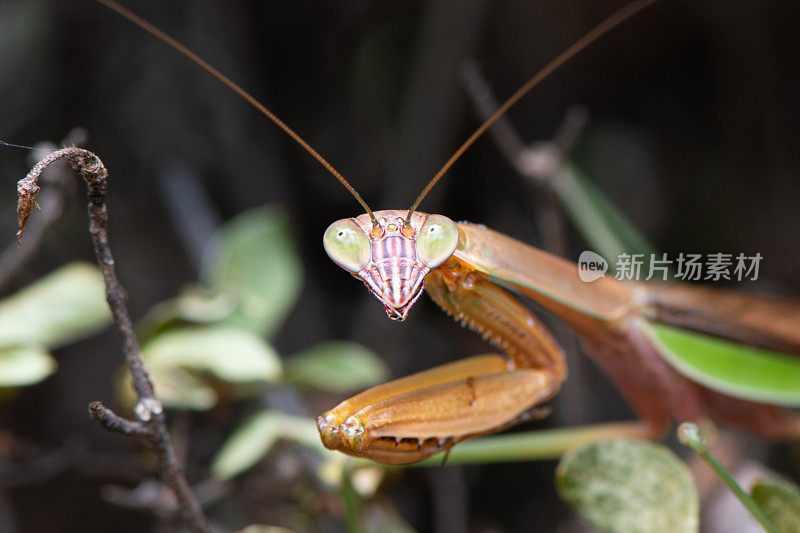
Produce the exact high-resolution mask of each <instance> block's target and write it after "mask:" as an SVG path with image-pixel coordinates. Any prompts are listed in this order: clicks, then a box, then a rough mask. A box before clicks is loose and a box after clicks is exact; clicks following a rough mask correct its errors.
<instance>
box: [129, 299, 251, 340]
mask: <svg viewBox="0 0 800 533" xmlns="http://www.w3.org/2000/svg"><path fill="white" fill-rule="evenodd" d="M235 310H236V302H235V300H234V299H233V298H231V297H230V296H229V295H226V294H222V293H220V294H217V293H213V292H212V291H209V290H208V289H204V288H202V287H191V288H188V289H185V290H184V291H183V292H182V293H181V294H179V295H178V296H177V297H176V298H173V299H172V300H167V301H166V302H162V303H160V304H158V305H156V306H155V307H153V308H152V309H150V311H148V312H147V314H146V315H145V316H144V317H143V318H142V319H141V320H140V321H139V323H138V324H137V325H136V333H137V336H138V337H139V340H140V341H141V342H143V343H144V342H147V341H149V340H150V339H152V338H153V337H155V336H157V335H159V334H161V333H164V332H165V331H167V330H169V329H172V328H176V327H182V326H190V325H207V324H213V323H217V322H222V321H223V320H224V319H226V318H228V317H229V316H230V315H231V314H232V313H233V312H234V311H235Z"/></svg>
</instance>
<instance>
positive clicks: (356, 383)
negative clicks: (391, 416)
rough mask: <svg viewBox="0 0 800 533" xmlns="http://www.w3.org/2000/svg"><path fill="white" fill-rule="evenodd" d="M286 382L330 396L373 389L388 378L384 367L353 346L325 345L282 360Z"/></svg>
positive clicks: (336, 342) (362, 349)
mask: <svg viewBox="0 0 800 533" xmlns="http://www.w3.org/2000/svg"><path fill="white" fill-rule="evenodd" d="M285 367H286V378H287V381H290V382H292V383H296V384H299V385H306V386H311V387H315V388H317V389H320V390H326V391H332V392H347V391H352V390H356V389H363V388H365V387H369V386H372V385H377V384H378V383H381V382H383V381H385V380H386V379H387V378H388V376H389V369H388V367H387V366H386V364H385V363H384V362H383V361H382V360H381V359H380V358H379V357H378V356H377V355H375V354H374V353H373V352H371V351H370V350H368V349H367V348H365V347H364V346H361V345H360V344H357V343H354V342H346V341H328V342H323V343H320V344H317V345H316V346H312V347H311V348H309V349H308V350H305V351H303V352H300V353H298V354H295V355H293V356H291V357H289V358H287V359H286V362H285Z"/></svg>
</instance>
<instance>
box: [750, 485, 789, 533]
mask: <svg viewBox="0 0 800 533" xmlns="http://www.w3.org/2000/svg"><path fill="white" fill-rule="evenodd" d="M750 494H751V496H752V497H753V499H754V500H755V502H756V504H758V506H759V507H760V508H761V510H762V511H764V514H765V515H767V518H769V519H770V521H771V522H772V523H773V524H774V525H775V528H776V529H777V530H778V531H779V532H780V533H794V532H797V531H800V488H798V486H797V485H795V484H794V483H792V482H790V481H785V480H782V479H761V480H758V481H756V483H755V484H754V485H753V488H752V490H751V491H750Z"/></svg>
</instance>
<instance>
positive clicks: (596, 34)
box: [405, 0, 657, 225]
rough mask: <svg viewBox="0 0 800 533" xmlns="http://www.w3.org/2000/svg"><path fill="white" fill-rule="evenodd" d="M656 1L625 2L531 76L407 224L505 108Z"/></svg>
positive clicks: (433, 181) (463, 149)
mask: <svg viewBox="0 0 800 533" xmlns="http://www.w3.org/2000/svg"><path fill="white" fill-rule="evenodd" d="M656 1H657V0H638V1H635V2H631V3H630V4H628V5H626V6H625V7H623V8H622V9H620V10H619V11H617V12H616V13H614V14H613V15H611V16H610V17H608V18H607V19H605V20H604V21H603V22H601V23H600V24H598V25H597V26H595V27H594V28H592V29H591V30H590V31H589V32H588V33H587V34H586V35H584V36H583V37H581V38H580V39H578V40H577V41H575V43H574V44H572V46H570V47H569V48H567V49H566V50H564V51H563V52H561V53H560V54H559V55H558V56H557V57H556V58H555V59H553V60H552V61H551V62H550V63H548V64H547V65H546V66H545V67H544V68H543V69H542V70H540V71H539V72H537V73H536V74H535V75H534V76H533V77H532V78H531V79H529V80H528V81H527V82H525V85H523V86H522V87H520V88H519V89H518V90H517V92H515V93H514V94H513V95H511V97H510V98H509V99H508V100H506V101H505V103H503V105H501V106H500V107H499V108H498V109H497V111H495V112H494V114H492V116H491V117H489V118H488V119H486V122H484V123H483V124H481V126H480V127H479V128H478V129H476V130H475V132H473V134H472V135H470V136H469V138H468V139H467V140H466V141H464V144H462V145H461V146H460V147H459V148H458V150H456V151H455V153H454V154H453V155H452V156H451V157H450V159H448V160H447V162H446V163H445V164H444V166H443V167H442V168H441V169H440V170H439V172H437V173H436V175H435V176H433V178H432V179H431V181H429V182H428V185H426V186H425V188H424V189H423V190H422V192H421V193H420V195H419V196H418V197H417V199H416V201H415V202H414V205H412V206H411V209H409V211H408V215H407V216H406V221H405V224H406V225H408V224H409V223H410V222H411V215H412V214H413V213H414V211H416V210H417V207H419V204H420V202H422V200H423V199H424V198H425V196H427V194H428V193H429V192H430V191H431V189H433V187H434V185H436V183H437V182H438V181H439V180H440V179H442V176H444V174H445V173H446V172H447V171H448V170H450V167H452V166H453V164H454V163H455V162H456V161H457V160H458V158H459V157H461V156H462V155H463V154H464V152H466V151H467V149H468V148H469V147H470V146H472V144H473V143H474V142H475V141H476V140H477V139H478V137H480V136H481V135H483V134H484V132H486V130H488V129H489V128H490V127H491V126H492V124H494V123H495V122H496V121H497V119H499V118H500V117H502V116H503V115H504V114H505V113H506V111H508V110H509V109H510V108H511V106H513V105H514V104H516V103H517V102H518V101H519V100H520V98H522V97H523V96H525V95H526V94H527V93H528V91H530V90H531V89H533V88H534V87H536V86H537V85H538V84H539V83H540V82H541V81H542V80H544V79H545V78H547V76H549V75H550V74H551V73H552V72H553V71H554V70H556V69H557V68H559V67H560V66H562V65H563V64H564V63H566V62H567V61H569V60H570V59H572V58H573V57H575V56H576V55H577V54H578V53H579V52H580V51H581V50H583V49H584V48H586V47H587V46H589V45H590V44H592V43H593V42H594V41H595V40H597V39H599V38H600V37H602V36H603V35H605V34H606V33H607V32H609V31H610V30H612V29H614V28H615V27H616V26H617V25H619V24H621V23H622V22H624V21H625V20H627V19H628V18H629V17H632V16H633V15H635V14H636V13H638V12H639V11H641V10H643V9H644V8H646V7H647V6H649V5H650V4H652V3H654V2H656Z"/></svg>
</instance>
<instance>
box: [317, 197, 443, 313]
mask: <svg viewBox="0 0 800 533" xmlns="http://www.w3.org/2000/svg"><path fill="white" fill-rule="evenodd" d="M406 214H407V211H398V210H386V211H376V212H375V220H376V222H377V225H374V224H373V222H372V220H371V219H370V216H369V215H368V214H364V215H361V216H358V217H356V218H343V219H341V220H337V221H336V222H334V223H333V224H331V225H330V226H328V229H327V230H325V236H324V237H323V239H322V242H323V245H324V247H325V251H326V252H327V254H328V256H329V257H330V258H331V259H332V260H333V262H334V263H336V264H337V265H339V266H340V267H342V268H343V269H345V270H347V271H348V272H350V274H352V275H353V276H354V277H356V278H359V279H360V280H362V281H363V282H364V284H365V285H366V286H367V288H368V289H369V290H370V292H371V293H372V294H374V295H375V297H376V298H378V300H380V302H381V303H382V304H383V307H384V309H386V314H387V315H388V316H389V318H391V319H392V320H400V321H402V320H405V318H406V316H407V315H408V311H409V310H410V309H411V306H413V305H414V302H416V301H417V298H419V295H420V294H421V293H422V288H423V286H424V279H425V276H426V275H427V274H428V272H430V271H431V270H432V269H434V268H436V267H438V266H439V265H441V264H442V263H444V262H445V261H447V259H448V258H449V257H450V256H451V255H452V254H453V252H454V251H455V249H456V245H457V244H458V226H457V225H456V224H455V222H453V221H452V220H450V219H449V218H447V217H444V216H442V215H428V214H425V213H413V214H412V216H411V220H410V221H409V223H408V225H406V224H405V215H406Z"/></svg>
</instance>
